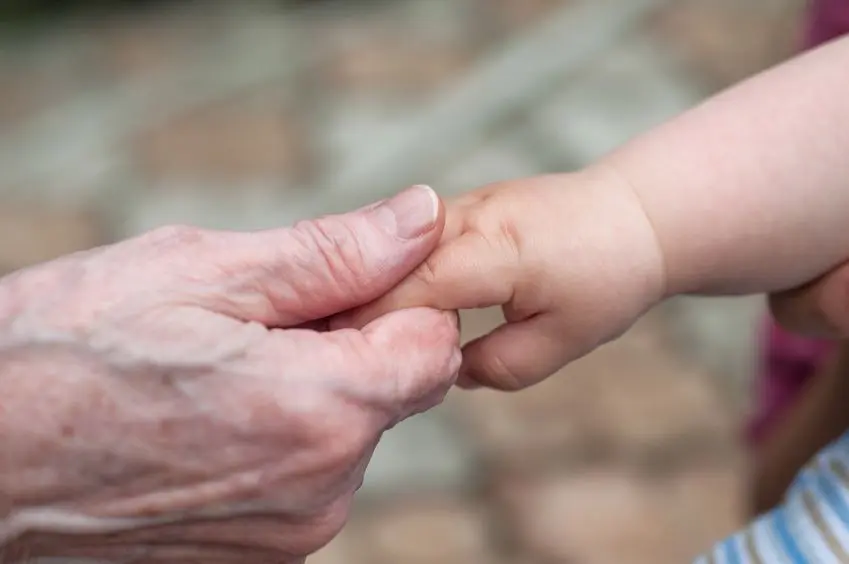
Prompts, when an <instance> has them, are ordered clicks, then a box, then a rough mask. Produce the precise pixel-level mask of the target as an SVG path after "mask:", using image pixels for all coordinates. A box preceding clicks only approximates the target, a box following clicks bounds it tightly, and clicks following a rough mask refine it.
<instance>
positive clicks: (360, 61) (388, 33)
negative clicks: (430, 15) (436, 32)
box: [319, 22, 473, 98]
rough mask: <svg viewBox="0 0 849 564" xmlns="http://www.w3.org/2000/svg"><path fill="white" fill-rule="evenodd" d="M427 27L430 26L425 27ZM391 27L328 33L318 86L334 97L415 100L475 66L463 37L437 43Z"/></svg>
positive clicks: (426, 36)
mask: <svg viewBox="0 0 849 564" xmlns="http://www.w3.org/2000/svg"><path fill="white" fill-rule="evenodd" d="M425 27H426V26H425ZM431 35H433V34H430V35H429V34H428V33H426V31H424V32H423V31H421V30H420V29H416V30H410V29H406V28H401V29H399V28H398V27H397V26H393V25H392V24H391V22H382V23H378V24H374V25H372V26H369V27H367V28H356V27H354V28H342V29H339V30H335V31H333V32H328V34H327V40H328V41H327V42H328V44H327V45H326V46H325V49H326V55H325V63H324V68H322V69H320V73H321V74H320V78H319V80H320V81H322V82H324V83H325V86H326V87H329V88H332V89H333V91H334V93H335V94H337V95H338V94H339V93H340V92H344V93H347V94H348V95H357V96H362V95H366V94H370V95H372V96H377V97H379V98H386V97H399V96H403V97H405V98H415V97H417V96H422V95H425V94H430V93H431V92H432V91H434V90H435V89H437V88H439V87H441V86H443V85H445V84H447V83H448V82H449V81H450V80H452V79H455V78H457V77H459V76H461V73H462V72H463V71H465V70H467V69H468V68H469V66H470V64H471V62H472V60H473V52H472V50H471V46H470V45H468V44H467V42H465V41H463V38H458V37H438V36H436V37H433V36H431Z"/></svg>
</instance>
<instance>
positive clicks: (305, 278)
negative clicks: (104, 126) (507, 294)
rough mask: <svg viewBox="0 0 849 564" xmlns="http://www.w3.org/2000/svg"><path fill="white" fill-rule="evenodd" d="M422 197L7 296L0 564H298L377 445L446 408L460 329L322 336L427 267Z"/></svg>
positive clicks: (441, 321) (100, 264)
mask: <svg viewBox="0 0 849 564" xmlns="http://www.w3.org/2000/svg"><path fill="white" fill-rule="evenodd" d="M442 223H443V220H442V214H441V212H440V205H439V200H438V199H437V198H436V196H435V195H434V194H433V192H432V191H430V190H429V189H426V188H413V189H410V190H408V191H406V192H404V193H402V194H400V195H399V196H396V197H395V198H394V199H392V200H390V201H388V202H384V203H382V204H381V205H377V206H370V207H368V208H365V209H363V210H360V211H358V212H356V213H353V214H348V215H344V216H338V217H328V218H324V219H320V220H316V221H310V222H304V223H301V224H298V225H296V226H295V227H293V228H291V229H280V230H272V231H267V232H258V233H228V232H213V231H204V230H199V229H193V228H165V229H161V230H158V231H154V232H151V233H149V234H146V235H143V236H141V237H138V238H136V239H132V240H128V241H125V242H122V243H119V244H117V245H114V246H110V247H105V248H101V249H95V250H92V251H89V252H85V253H81V254H78V255H73V256H69V257H66V258H63V259H60V260H57V261H55V262H52V263H48V264H44V265H42V266H38V267H35V268H32V269H29V270H26V271H22V272H19V273H16V274H14V275H12V276H10V277H7V278H5V279H3V280H2V282H1V283H0V397H2V398H3V400H2V407H0V452H2V456H0V461H2V462H0V488H2V489H0V495H2V497H0V511H2V521H0V539H2V541H3V543H4V544H3V548H2V552H0V561H3V562H13V561H17V560H18V559H26V558H27V557H43V556H70V557H85V558H97V559H106V560H109V561H120V562H133V563H165V562H168V563H180V562H185V563H189V562H191V563H204V564H216V563H222V564H224V563H228V564H229V563H234V564H235V563H239V564H250V563H257V564H260V563H261V564H267V563H270V562H281V563H287V564H288V563H301V562H303V559H304V558H305V556H306V555H308V554H310V553H312V552H313V551H315V550H317V549H318V548H320V547H321V546H322V545H324V544H325V543H327V542H328V541H329V540H330V539H331V538H332V537H333V536H334V535H335V534H336V533H337V532H338V530H339V529H340V527H341V526H342V525H343V523H344V521H345V518H346V513H347V510H348V506H349V503H350V501H351V497H352V495H353V493H354V492H355V490H356V489H357V488H358V487H359V485H360V483H361V479H362V476H363V472H364V469H365V467H366V464H367V462H368V460H369V457H370V455H371V453H372V451H373V449H374V447H375V445H376V443H377V441H378V439H379V438H380V436H381V433H382V432H383V431H384V430H386V429H387V428H389V427H391V426H392V425H394V424H396V423H397V422H399V421H401V420H402V419H404V418H406V417H409V416H410V415H412V414H415V413H417V412H420V411H422V410H425V409H427V408H429V407H431V406H434V405H436V404H438V403H439V402H440V401H441V400H442V398H443V396H444V394H445V393H446V391H447V390H448V389H449V388H450V386H451V385H452V384H453V382H454V377H455V375H456V372H457V369H458V368H459V364H460V352H459V349H458V330H457V326H456V320H455V319H454V317H453V314H446V313H442V312H439V311H435V310H431V309H410V310H405V311H398V312H394V313H391V314H389V315H386V316H383V317H380V318H377V319H375V320H374V321H373V322H371V323H369V324H368V325H366V326H364V327H363V328H362V330H339V331H327V330H326V329H327V327H326V322H325V321H323V320H325V318H327V317H328V316H331V315H333V314H336V313H338V312H341V311H344V310H347V309H349V308H352V307H355V306H358V305H361V304H363V303H366V302H368V301H370V300H373V299H374V298H377V297H378V296H380V295H381V294H383V293H384V292H386V291H387V290H389V289H390V288H391V287H392V286H393V285H395V284H396V283H397V282H398V281H400V280H401V279H402V278H403V277H404V276H405V275H406V274H408V272H410V271H411V270H413V269H414V268H415V267H416V266H418V264H419V263H420V262H421V261H422V260H423V259H424V258H425V257H426V256H427V255H428V253H429V252H431V250H432V249H433V247H434V246H435V245H436V243H437V240H438V239H439V236H440V233H441V231H442Z"/></svg>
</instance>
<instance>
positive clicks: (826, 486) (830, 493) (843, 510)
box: [817, 473, 849, 527]
mask: <svg viewBox="0 0 849 564" xmlns="http://www.w3.org/2000/svg"><path fill="white" fill-rule="evenodd" d="M817 484H818V485H819V488H818V489H819V490H820V492H822V498H823V500H824V501H825V503H827V504H828V506H829V507H831V508H832V509H833V510H834V512H835V513H837V516H838V517H840V521H841V522H842V524H843V526H844V527H849V505H847V504H846V500H845V499H843V496H842V495H840V488H837V487H836V486H835V485H834V481H833V480H830V479H829V478H828V477H826V476H825V475H824V473H821V474H820V475H819V476H817Z"/></svg>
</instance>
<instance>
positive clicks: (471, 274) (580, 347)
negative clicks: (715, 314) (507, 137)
mask: <svg viewBox="0 0 849 564" xmlns="http://www.w3.org/2000/svg"><path fill="white" fill-rule="evenodd" d="M664 279H665V275H664V267H663V257H662V253H661V251H660V248H659V246H658V244H657V240H656V238H655V235H654V231H653V229H652V227H651V224H650V223H649V221H648V220H647V218H646V216H645V214H644V212H643V209H642V206H641V204H640V201H639V200H638V198H637V197H636V195H635V194H634V193H633V192H632V191H631V189H630V188H629V187H628V185H627V184H625V183H624V182H622V181H621V180H620V179H619V178H618V177H617V175H616V174H615V172H613V171H611V170H607V169H601V168H598V169H592V170H586V171H583V172H580V173H577V174H563V175H554V176H543V177H536V178H530V179H524V180H517V181H509V182H501V183H497V184H492V185H489V186H485V187H483V188H480V189H478V190H475V191H473V192H470V193H468V194H466V195H464V196H463V197H461V198H459V199H458V200H456V201H454V202H452V203H450V204H448V206H447V211H446V227H445V231H444V233H443V236H442V239H441V241H440V243H439V245H438V247H437V249H436V250H435V251H434V252H433V254H431V255H430V257H429V258H428V259H427V261H426V262H425V263H423V264H422V265H421V266H420V267H419V268H418V269H417V270H415V271H414V272H413V274H411V275H410V276H409V277H407V278H406V279H405V280H404V281H403V282H402V283H401V284H400V285H398V286H397V287H396V288H395V289H394V290H392V291H391V292H390V293H389V294H387V295H386V296H384V297H383V298H380V299H378V300H377V301H375V302H373V303H371V304H369V305H367V306H365V307H363V308H360V309H358V310H355V311H354V312H352V313H349V314H347V315H345V316H344V317H343V318H340V319H337V320H336V324H337V326H354V327H361V326H363V325H365V324H366V323H367V322H369V321H371V320H372V319H375V318H377V317H379V316H380V315H382V314H385V313H386V312H388V311H391V310H396V309H403V308H409V307H416V306H429V307H433V308H438V309H443V310H456V309H468V308H483V307H489V306H495V305H498V306H501V308H502V310H503V312H504V315H505V317H506V320H507V322H506V324H504V325H503V326H501V327H499V328H497V329H496V330H495V331H493V332H492V333H490V334H488V335H486V336H484V337H482V338H480V339H476V340H475V341H473V342H471V343H469V344H468V345H466V347H465V349H464V351H463V366H462V369H461V382H462V383H463V384H464V385H467V386H471V385H474V384H480V385H484V386H489V387H494V388H499V389H508V390H516V389H520V388H524V387H526V386H528V385H531V384H534V383H536V382H538V381H540V380H542V379H544V378H546V377H547V376H549V375H550V374H552V373H553V372H555V371H556V370H557V369H559V368H560V367H562V366H563V365H565V364H566V363H567V362H569V361H572V360H574V359H576V358H578V357H580V356H582V355H584V354H586V353H588V352H590V351H591V350H593V349H594V348H595V347H597V346H598V345H600V344H602V343H604V342H607V341H609V340H611V339H613V338H615V337H617V336H619V335H620V334H621V333H622V332H624V331H625V330H626V329H627V328H628V327H629V326H630V325H631V324H632V323H633V322H634V321H635V320H636V318H637V317H639V316H640V315H641V314H642V313H643V312H645V311H646V310H647V309H648V308H650V307H651V306H653V305H654V304H655V303H656V302H657V301H658V300H660V299H661V298H662V297H663V294H664V285H665V284H664Z"/></svg>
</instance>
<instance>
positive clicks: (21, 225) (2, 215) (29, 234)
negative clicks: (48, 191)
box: [0, 202, 106, 274]
mask: <svg viewBox="0 0 849 564" xmlns="http://www.w3.org/2000/svg"><path fill="white" fill-rule="evenodd" d="M105 238H106V237H105V232H104V228H103V226H102V225H101V224H100V223H99V222H98V220H97V219H96V217H95V216H94V215H93V214H92V213H90V212H88V211H86V210H69V209H62V210H59V209H50V208H45V207H43V206H36V205H33V204H24V203H16V202H2V205H0V241H2V244H0V274H5V273H9V272H11V271H13V270H17V269H20V268H24V267H26V266H30V265H33V264H36V263H39V262H43V261H47V260H51V259H54V258H57V257H59V256H62V255H64V254H67V253H72V252H75V251H79V250H83V249H88V248H91V247H94V246H97V245H101V244H103V243H104V242H105Z"/></svg>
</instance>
